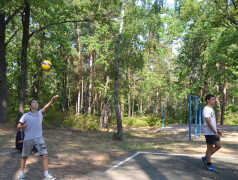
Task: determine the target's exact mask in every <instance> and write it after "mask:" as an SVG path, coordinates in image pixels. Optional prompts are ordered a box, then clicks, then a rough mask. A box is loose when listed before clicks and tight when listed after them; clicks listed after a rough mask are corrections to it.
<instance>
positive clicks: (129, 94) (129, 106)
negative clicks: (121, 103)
mask: <svg viewBox="0 0 238 180" xmlns="http://www.w3.org/2000/svg"><path fill="white" fill-rule="evenodd" d="M130 71H131V67H130V65H129V68H128V84H129V87H128V89H129V92H128V117H131V82H130V81H131V73H130Z"/></svg>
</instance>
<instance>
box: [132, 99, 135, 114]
mask: <svg viewBox="0 0 238 180" xmlns="http://www.w3.org/2000/svg"><path fill="white" fill-rule="evenodd" d="M134 107H135V101H134V100H132V112H131V117H134Z"/></svg>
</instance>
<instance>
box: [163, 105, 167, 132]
mask: <svg viewBox="0 0 238 180" xmlns="http://www.w3.org/2000/svg"><path fill="white" fill-rule="evenodd" d="M166 103H167V102H164V103H163V121H162V128H164V104H166Z"/></svg>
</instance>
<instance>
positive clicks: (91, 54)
mask: <svg viewBox="0 0 238 180" xmlns="http://www.w3.org/2000/svg"><path fill="white" fill-rule="evenodd" d="M93 28H94V22H92V27H91V36H93V34H94V33H93ZM92 87H93V50H91V51H90V78H89V88H88V91H89V93H88V115H91V111H92V107H91V101H92Z"/></svg>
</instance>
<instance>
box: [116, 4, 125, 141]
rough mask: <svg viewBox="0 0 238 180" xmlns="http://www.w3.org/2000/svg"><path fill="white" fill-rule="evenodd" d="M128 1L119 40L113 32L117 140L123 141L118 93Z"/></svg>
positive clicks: (122, 17) (122, 14)
mask: <svg viewBox="0 0 238 180" xmlns="http://www.w3.org/2000/svg"><path fill="white" fill-rule="evenodd" d="M126 4H127V0H125V1H124V3H123V8H122V11H121V23H120V29H119V36H118V38H116V37H115V34H114V32H113V35H114V38H115V41H114V42H115V61H116V62H115V89H114V107H115V113H116V120H117V139H118V140H122V136H123V131H122V120H121V114H120V110H119V100H118V93H119V58H118V49H119V45H120V40H121V35H122V28H123V21H124V14H125V8H126Z"/></svg>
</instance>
